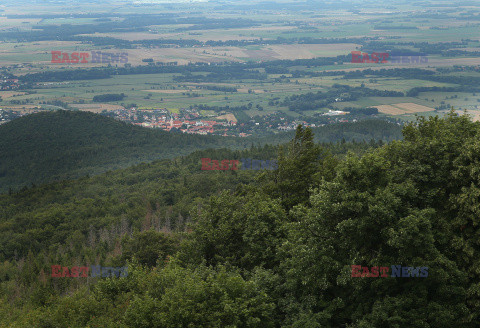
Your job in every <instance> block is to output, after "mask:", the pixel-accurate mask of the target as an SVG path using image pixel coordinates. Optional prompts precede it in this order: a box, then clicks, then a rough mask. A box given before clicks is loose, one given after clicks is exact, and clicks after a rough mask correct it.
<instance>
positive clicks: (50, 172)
mask: <svg viewBox="0 0 480 328" xmlns="http://www.w3.org/2000/svg"><path fill="white" fill-rule="evenodd" d="M317 130H318V131H317V135H318V137H317V138H318V139H317V141H321V142H336V141H340V140H342V139H345V140H347V141H350V140H352V139H355V140H357V141H361V140H367V141H370V140H371V139H375V140H384V141H390V140H393V139H398V138H399V137H400V127H399V126H397V125H395V124H393V123H387V122H384V121H380V120H372V121H364V122H358V123H353V124H350V123H347V124H335V125H331V126H325V127H322V128H319V129H317ZM292 136H293V133H280V134H277V135H272V136H271V137H266V138H261V139H259V138H234V137H219V136H201V135H193V134H182V133H168V132H165V131H162V130H159V129H148V128H143V127H138V126H133V125H130V124H126V123H122V122H119V121H116V120H113V119H111V118H107V117H104V116H101V115H97V114H92V113H87V112H74V111H55V112H45V113H39V114H33V115H29V116H25V117H22V118H20V119H16V120H13V121H12V122H9V123H7V124H3V125H1V126H0V192H6V191H8V190H9V188H12V189H13V190H18V189H20V188H22V187H24V186H31V184H32V183H34V184H39V183H44V182H49V181H54V180H65V179H72V178H78V177H81V176H85V175H94V174H98V173H101V172H105V171H107V170H114V169H118V168H125V167H128V166H130V165H133V164H137V163H141V162H150V161H153V160H156V159H164V158H173V157H176V156H180V155H186V154H188V153H191V152H192V151H194V150H198V149H206V148H219V147H229V148H233V149H245V148H247V147H250V146H251V144H252V143H254V144H262V145H263V144H266V143H269V144H278V143H285V142H288V140H289V139H291V138H292Z"/></svg>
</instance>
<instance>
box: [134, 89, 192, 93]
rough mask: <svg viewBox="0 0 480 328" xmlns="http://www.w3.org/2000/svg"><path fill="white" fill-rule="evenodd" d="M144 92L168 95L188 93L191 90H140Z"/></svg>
mask: <svg viewBox="0 0 480 328" xmlns="http://www.w3.org/2000/svg"><path fill="white" fill-rule="evenodd" d="M142 91H146V92H154V93H169V94H175V93H182V92H190V91H192V90H154V89H151V90H142Z"/></svg>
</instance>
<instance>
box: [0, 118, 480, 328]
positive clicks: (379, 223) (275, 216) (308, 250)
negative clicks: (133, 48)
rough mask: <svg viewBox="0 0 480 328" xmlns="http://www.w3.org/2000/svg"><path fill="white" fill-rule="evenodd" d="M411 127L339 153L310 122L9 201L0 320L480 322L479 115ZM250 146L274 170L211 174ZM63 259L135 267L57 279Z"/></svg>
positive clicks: (249, 153)
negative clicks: (287, 133)
mask: <svg viewBox="0 0 480 328" xmlns="http://www.w3.org/2000/svg"><path fill="white" fill-rule="evenodd" d="M403 134H404V139H403V140H401V141H392V142H390V143H388V144H386V145H383V146H380V147H379V145H378V144H375V145H373V144H372V147H369V148H368V149H366V148H365V147H364V149H365V150H364V151H361V152H357V153H353V152H349V153H347V154H345V151H346V150H348V149H347V148H348V147H346V148H344V150H343V151H339V149H338V147H340V146H341V145H342V144H337V146H335V147H337V148H335V147H333V146H332V147H330V148H329V147H326V146H325V145H319V144H317V143H315V142H314V137H313V132H312V131H311V130H310V129H309V128H303V127H301V126H299V127H298V128H297V131H296V134H295V136H294V137H293V139H292V140H291V141H290V142H289V143H288V144H285V145H283V146H281V147H279V148H278V147H272V146H265V147H263V148H256V147H253V148H250V149H247V150H243V151H231V150H227V149H224V150H203V151H199V152H197V153H194V154H192V155H189V156H187V157H182V158H178V159H176V160H164V161H160V162H154V163H152V164H142V165H138V166H135V167H132V168H129V169H125V170H119V171H114V172H110V173H108V174H103V175H100V176H97V177H91V178H82V179H80V180H76V181H71V182H70V181H64V182H58V183H53V184H49V185H43V186H38V187H33V188H29V189H27V190H23V191H19V192H15V193H12V194H11V195H8V194H3V195H1V196H0V204H1V206H0V232H1V234H0V235H1V236H3V237H2V239H1V240H0V254H1V255H0V256H1V264H0V289H1V293H0V295H1V298H0V315H1V317H2V318H4V319H3V320H2V322H1V323H0V326H3V327H27V326H28V327H30V326H35V327H67V326H70V327H87V326H89V327H133V326H135V327H209V328H210V327H347V326H348V327H380V326H387V327H407V326H408V327H472V328H473V327H478V326H479V325H480V316H479V313H480V302H479V296H480V295H479V292H478V286H479V281H480V276H479V270H478V268H479V265H480V262H479V261H480V260H479V256H478V252H479V248H480V245H479V240H480V239H479V237H480V236H479V229H478V226H479V225H478V218H479V215H478V207H479V199H480V198H479V191H478V190H480V189H479V184H480V180H479V176H478V165H479V162H480V158H479V156H480V151H479V147H480V145H479V142H478V140H479V135H480V125H479V124H478V123H473V122H472V121H471V120H470V119H469V118H468V117H467V116H458V115H457V114H456V113H454V112H452V113H450V114H449V115H448V116H447V117H445V118H438V117H430V118H428V119H425V118H419V119H418V120H417V121H416V122H414V123H412V124H409V125H407V126H406V127H405V128H404V129H403ZM344 145H349V143H345V144H344ZM350 145H351V144H350ZM367 145H368V144H367ZM362 147H363V146H362ZM353 148H354V147H351V149H353ZM239 156H242V157H252V158H272V156H273V157H276V158H277V160H278V169H276V170H273V171H271V170H269V171H263V172H260V171H251V172H249V171H242V170H240V171H201V170H200V167H201V158H202V157H210V158H218V159H219V160H220V159H224V158H232V159H235V158H238V157H239ZM12 236H13V237H12ZM57 264H58V265H62V266H65V267H72V266H75V265H77V266H81V265H97V264H98V265H107V266H113V267H120V266H123V265H127V266H128V276H126V277H120V278H68V277H64V278H55V277H51V276H50V272H51V265H57ZM352 265H360V266H363V267H369V268H371V267H382V266H383V267H391V266H392V265H393V266H396V265H399V266H403V267H427V268H428V276H427V277H392V276H389V277H386V278H382V277H366V276H365V277H352Z"/></svg>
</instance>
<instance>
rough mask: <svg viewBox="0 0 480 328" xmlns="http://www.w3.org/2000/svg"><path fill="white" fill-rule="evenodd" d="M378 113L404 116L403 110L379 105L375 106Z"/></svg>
mask: <svg viewBox="0 0 480 328" xmlns="http://www.w3.org/2000/svg"><path fill="white" fill-rule="evenodd" d="M375 107H376V108H377V109H378V111H379V112H380V113H383V114H387V115H402V114H405V111H404V110H401V109H399V108H397V107H393V106H391V105H380V106H375Z"/></svg>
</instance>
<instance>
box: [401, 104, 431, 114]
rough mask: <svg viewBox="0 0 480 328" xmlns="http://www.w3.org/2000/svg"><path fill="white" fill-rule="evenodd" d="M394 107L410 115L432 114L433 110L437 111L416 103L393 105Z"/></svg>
mask: <svg viewBox="0 0 480 328" xmlns="http://www.w3.org/2000/svg"><path fill="white" fill-rule="evenodd" d="M392 106H395V107H399V108H400V109H404V110H405V111H407V112H409V113H422V112H431V111H432V110H435V108H431V107H427V106H422V105H418V104H414V103H399V104H393V105H392Z"/></svg>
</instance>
